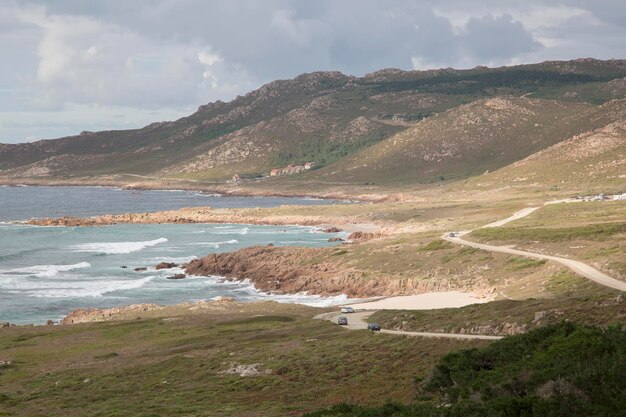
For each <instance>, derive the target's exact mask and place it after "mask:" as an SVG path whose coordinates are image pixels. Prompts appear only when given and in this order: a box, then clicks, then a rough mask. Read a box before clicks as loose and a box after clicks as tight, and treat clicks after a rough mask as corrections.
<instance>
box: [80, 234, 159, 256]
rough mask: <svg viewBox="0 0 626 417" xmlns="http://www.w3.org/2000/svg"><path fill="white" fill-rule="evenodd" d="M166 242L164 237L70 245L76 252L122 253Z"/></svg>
mask: <svg viewBox="0 0 626 417" xmlns="http://www.w3.org/2000/svg"><path fill="white" fill-rule="evenodd" d="M165 242H167V239H166V238H164V237H161V238H158V239H154V240H147V241H144V242H96V243H84V244H81V245H74V246H71V249H73V250H74V251H76V252H94V253H104V254H107V255H118V254H122V253H132V252H137V251H140V250H142V249H145V248H148V247H151V246H156V245H158V244H160V243H165Z"/></svg>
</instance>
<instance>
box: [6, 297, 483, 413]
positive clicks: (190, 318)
mask: <svg viewBox="0 0 626 417" xmlns="http://www.w3.org/2000/svg"><path fill="white" fill-rule="evenodd" d="M181 309H182V307H172V308H171V309H166V310H159V311H157V312H156V313H155V312H148V313H145V314H146V315H147V317H148V318H141V319H130V320H127V321H117V322H105V323H93V324H82V325H73V326H54V327H49V326H39V327H17V328H3V329H0V361H10V363H11V364H10V366H8V367H0V416H12V417H16V416H28V417H43V416H50V415H58V416H100V417H104V416H107V417H114V416H119V417H122V416H124V417H125V416H138V417H148V416H215V415H223V416H286V415H300V414H302V413H303V412H307V411H312V410H314V409H316V408H319V407H323V406H329V405H331V404H334V403H337V402H341V401H350V402H352V403H356V404H363V405H372V406H374V405H378V404H380V402H381V399H389V400H392V401H398V402H408V401H411V399H412V398H413V396H414V392H413V378H414V376H415V375H425V374H427V372H428V370H429V369H430V368H431V367H432V365H433V364H434V363H436V361H437V360H438V359H439V358H440V357H441V356H442V355H444V354H445V353H448V352H450V351H451V350H454V349H459V348H463V347H468V346H481V345H485V344H486V342H484V341H479V342H467V341H452V342H451V341H443V340H436V339H407V338H401V337H394V336H390V335H378V334H372V333H368V332H366V331H346V330H344V329H341V328H339V327H338V326H336V325H334V324H332V323H329V322H326V321H322V320H313V319H312V317H313V315H315V314H316V313H319V312H320V311H319V310H318V309H313V308H309V307H303V306H293V305H284V304H277V303H253V304H250V303H247V304H233V305H229V306H227V307H224V310H222V311H211V312H201V311H200V312H198V311H195V312H192V311H186V312H184V314H183V315H170V314H173V313H178V314H180V313H181V312H183V311H182V310H181ZM149 313H150V314H159V315H160V317H154V316H150V315H149ZM190 313H191V314H190ZM141 314H144V313H141ZM355 387H358V389H355Z"/></svg>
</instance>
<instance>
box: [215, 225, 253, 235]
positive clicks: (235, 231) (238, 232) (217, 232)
mask: <svg viewBox="0 0 626 417" xmlns="http://www.w3.org/2000/svg"><path fill="white" fill-rule="evenodd" d="M249 231H250V228H248V227H244V228H242V229H225V230H212V231H211V233H212V234H214V235H247V234H248V232H249Z"/></svg>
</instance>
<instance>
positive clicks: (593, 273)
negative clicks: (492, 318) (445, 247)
mask: <svg viewBox="0 0 626 417" xmlns="http://www.w3.org/2000/svg"><path fill="white" fill-rule="evenodd" d="M567 201H569V200H562V201H553V202H552V201H551V202H547V203H545V204H555V203H560V202H567ZM539 208H540V207H527V208H525V209H522V210H519V211H517V212H515V213H514V214H513V215H511V216H509V217H507V218H506V219H502V220H498V221H495V222H493V223H489V224H487V225H485V226H483V228H484V227H500V226H503V225H505V224H507V223H509V222H511V221H513V220H517V219H521V218H523V217H526V216H528V215H529V214H531V213H533V212H534V211H536V210H538V209H539ZM471 232H472V230H464V231H462V232H454V236H451V233H446V234H445V235H444V236H443V239H445V240H447V241H448V242H452V243H457V244H459V245H465V246H470V247H473V248H477V249H482V250H486V251H491V252H501V253H507V254H511V255H519V256H524V257H527V258H534V259H545V260H549V261H554V262H558V263H560V264H562V265H565V266H566V267H568V268H569V269H571V270H572V271H574V272H576V273H577V274H579V275H582V276H583V277H585V278H587V279H589V280H591V281H594V282H596V283H598V284H600V285H604V286H606V287H609V288H614V289H616V290H620V291H626V282H623V281H620V280H617V279H615V278H612V277H610V276H608V275H606V274H605V273H603V272H600V271H598V270H597V269H595V268H592V267H590V266H589V265H587V264H584V263H582V262H580V261H575V260H573V259H567V258H561V257H559V256H551V255H543V254H541V253H534V252H527V251H522V250H518V249H512V248H510V247H506V246H494V245H486V244H482V243H476V242H472V241H469V240H465V239H462V238H461V236H464V235H466V234H468V233H471ZM375 311H376V310H362V311H357V312H355V313H351V314H340V313H336V312H333V313H325V314H319V315H317V316H315V318H316V319H322V320H328V321H331V322H334V323H337V318H338V317H339V316H345V317H346V318H347V319H348V325H347V326H341V327H344V328H346V329H348V330H367V319H368V317H369V316H370V315H372V314H373V313H374V312H375ZM380 332H381V333H387V334H394V335H402V336H413V337H436V338H447V339H462V340H471V339H483V340H498V339H502V337H503V336H486V335H475V334H460V333H434V332H405V331H401V330H385V329H383V330H381V331H380Z"/></svg>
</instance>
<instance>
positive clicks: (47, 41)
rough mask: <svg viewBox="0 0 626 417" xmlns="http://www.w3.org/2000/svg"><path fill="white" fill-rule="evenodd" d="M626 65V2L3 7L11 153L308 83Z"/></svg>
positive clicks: (3, 132)
mask: <svg viewBox="0 0 626 417" xmlns="http://www.w3.org/2000/svg"><path fill="white" fill-rule="evenodd" d="M578 57H595V58H601V59H608V58H626V1H624V0H563V1H558V0H555V1H549V0H543V1H542V0H525V1H514V0H481V1H471V0H438V1H435V0H430V1H428V0H424V1H417V0H414V1H408V0H406V1H404V0H385V1H382V0H381V1H370V0H315V1H312V0H300V1H295V0H262V1H261V0H108V1H96V0H58V1H55V0H48V1H44V0H39V1H38V0H32V1H22V0H20V1H17V0H0V143H16V142H24V141H32V140H36V139H43V138H54V137H60V136H66V135H70V134H77V133H79V132H81V131H83V130H104V129H123V128H129V127H140V126H143V125H146V124H148V123H150V122H153V121H160V120H173V119H176V118H179V117H181V116H184V115H187V114H190V113H191V112H193V111H194V110H195V109H196V108H197V107H198V105H200V104H205V103H207V102H209V101H214V100H217V99H221V100H230V99H232V98H234V97H235V96H237V95H238V94H245V93H246V92H248V91H250V90H252V89H254V88H256V87H259V86H260V85H262V84H264V83H266V82H269V81H272V80H274V79H284V78H291V77H293V76H296V75H298V74H300V73H303V72H311V71H317V70H339V71H342V72H344V73H348V74H353V75H363V74H365V73H368V72H372V71H375V70H377V69H381V68H389V67H395V68H402V69H406V70H410V69H428V68H438V67H455V68H469V67H474V66H476V65H488V66H501V65H510V64H518V63H532V62H540V61H544V60H548V59H550V60H552V59H572V58H578Z"/></svg>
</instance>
